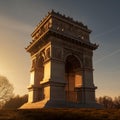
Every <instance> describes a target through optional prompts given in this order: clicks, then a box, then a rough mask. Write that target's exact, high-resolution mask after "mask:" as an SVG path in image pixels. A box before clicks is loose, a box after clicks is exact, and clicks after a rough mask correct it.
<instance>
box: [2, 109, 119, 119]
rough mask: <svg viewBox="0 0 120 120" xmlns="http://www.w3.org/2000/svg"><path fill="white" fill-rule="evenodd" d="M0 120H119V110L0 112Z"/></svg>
mask: <svg viewBox="0 0 120 120" xmlns="http://www.w3.org/2000/svg"><path fill="white" fill-rule="evenodd" d="M0 120H120V110H119V109H111V110H110V109H74V108H69V109H68V108H66V109H32V110H0Z"/></svg>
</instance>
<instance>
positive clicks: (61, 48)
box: [21, 10, 99, 108]
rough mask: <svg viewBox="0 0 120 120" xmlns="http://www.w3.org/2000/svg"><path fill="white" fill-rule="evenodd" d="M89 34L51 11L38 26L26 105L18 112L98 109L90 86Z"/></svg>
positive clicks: (31, 48)
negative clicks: (63, 108)
mask: <svg viewBox="0 0 120 120" xmlns="http://www.w3.org/2000/svg"><path fill="white" fill-rule="evenodd" d="M90 33H91V30H90V29H88V27H87V26H85V25H84V24H82V23H81V22H78V21H74V20H73V19H72V18H70V17H66V16H65V15H61V14H59V13H56V12H54V11H53V10H52V11H51V12H49V13H48V15H47V16H46V17H45V18H44V19H43V20H42V21H41V22H40V23H39V24H38V25H37V27H36V28H35V30H34V31H33V33H32V34H31V36H32V42H30V44H29V46H28V47H27V48H26V51H27V52H29V53H30V55H31V61H32V67H31V70H30V85H29V87H28V92H29V93H28V103H26V104H24V105H23V106H22V107H21V108H43V107H99V105H98V104H97V103H96V100H95V89H96V88H97V87H96V86H95V85H94V82H93V64H92V57H93V50H95V49H97V47H98V45H96V44H93V43H91V42H90V39H89V35H90Z"/></svg>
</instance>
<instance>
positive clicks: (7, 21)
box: [0, 16, 33, 32]
mask: <svg viewBox="0 0 120 120" xmlns="http://www.w3.org/2000/svg"><path fill="white" fill-rule="evenodd" d="M0 27H1V30H0V31H3V32H4V30H5V31H7V30H12V31H19V32H31V30H33V26H31V25H28V24H24V23H22V22H21V21H18V20H15V19H13V18H10V17H6V16H0Z"/></svg>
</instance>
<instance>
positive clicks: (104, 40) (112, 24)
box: [0, 0, 120, 97]
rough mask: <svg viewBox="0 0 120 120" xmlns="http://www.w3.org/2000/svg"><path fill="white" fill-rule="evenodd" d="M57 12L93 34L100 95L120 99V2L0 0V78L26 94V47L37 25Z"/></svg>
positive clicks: (115, 0) (98, 93) (27, 83)
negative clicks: (52, 11)
mask: <svg viewBox="0 0 120 120" xmlns="http://www.w3.org/2000/svg"><path fill="white" fill-rule="evenodd" d="M51 9H54V10H55V11H56V12H60V13H61V14H65V15H66V16H70V17H73V19H74V20H78V21H81V22H82V23H83V24H85V25H87V26H88V28H90V29H91V30H92V31H93V32H92V34H91V36H90V37H91V38H90V39H91V42H93V43H97V44H99V48H98V49H97V50H96V51H94V59H93V63H94V69H95V71H94V83H95V85H96V86H98V89H97V90H96V95H97V97H98V96H104V95H107V96H112V97H114V96H120V0H0V75H3V76H6V77H7V78H8V80H9V81H10V82H11V83H12V84H13V86H14V93H15V94H20V95H24V94H26V93H27V86H28V85H29V79H30V77H29V76H30V74H29V71H30V66H31V62H30V55H29V53H27V52H26V51H25V49H24V48H25V47H26V46H27V45H28V44H29V42H30V41H31V36H30V34H31V33H32V32H33V30H34V28H35V27H36V25H37V24H38V23H39V22H40V20H42V19H43V18H44V16H45V15H47V12H48V11H50V10H51Z"/></svg>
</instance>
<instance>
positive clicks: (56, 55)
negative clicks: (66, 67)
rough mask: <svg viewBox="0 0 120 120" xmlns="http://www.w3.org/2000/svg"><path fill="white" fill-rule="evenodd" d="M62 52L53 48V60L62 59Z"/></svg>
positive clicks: (57, 48)
mask: <svg viewBox="0 0 120 120" xmlns="http://www.w3.org/2000/svg"><path fill="white" fill-rule="evenodd" d="M62 56H63V51H62V49H61V48H59V47H53V58H56V59H62Z"/></svg>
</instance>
